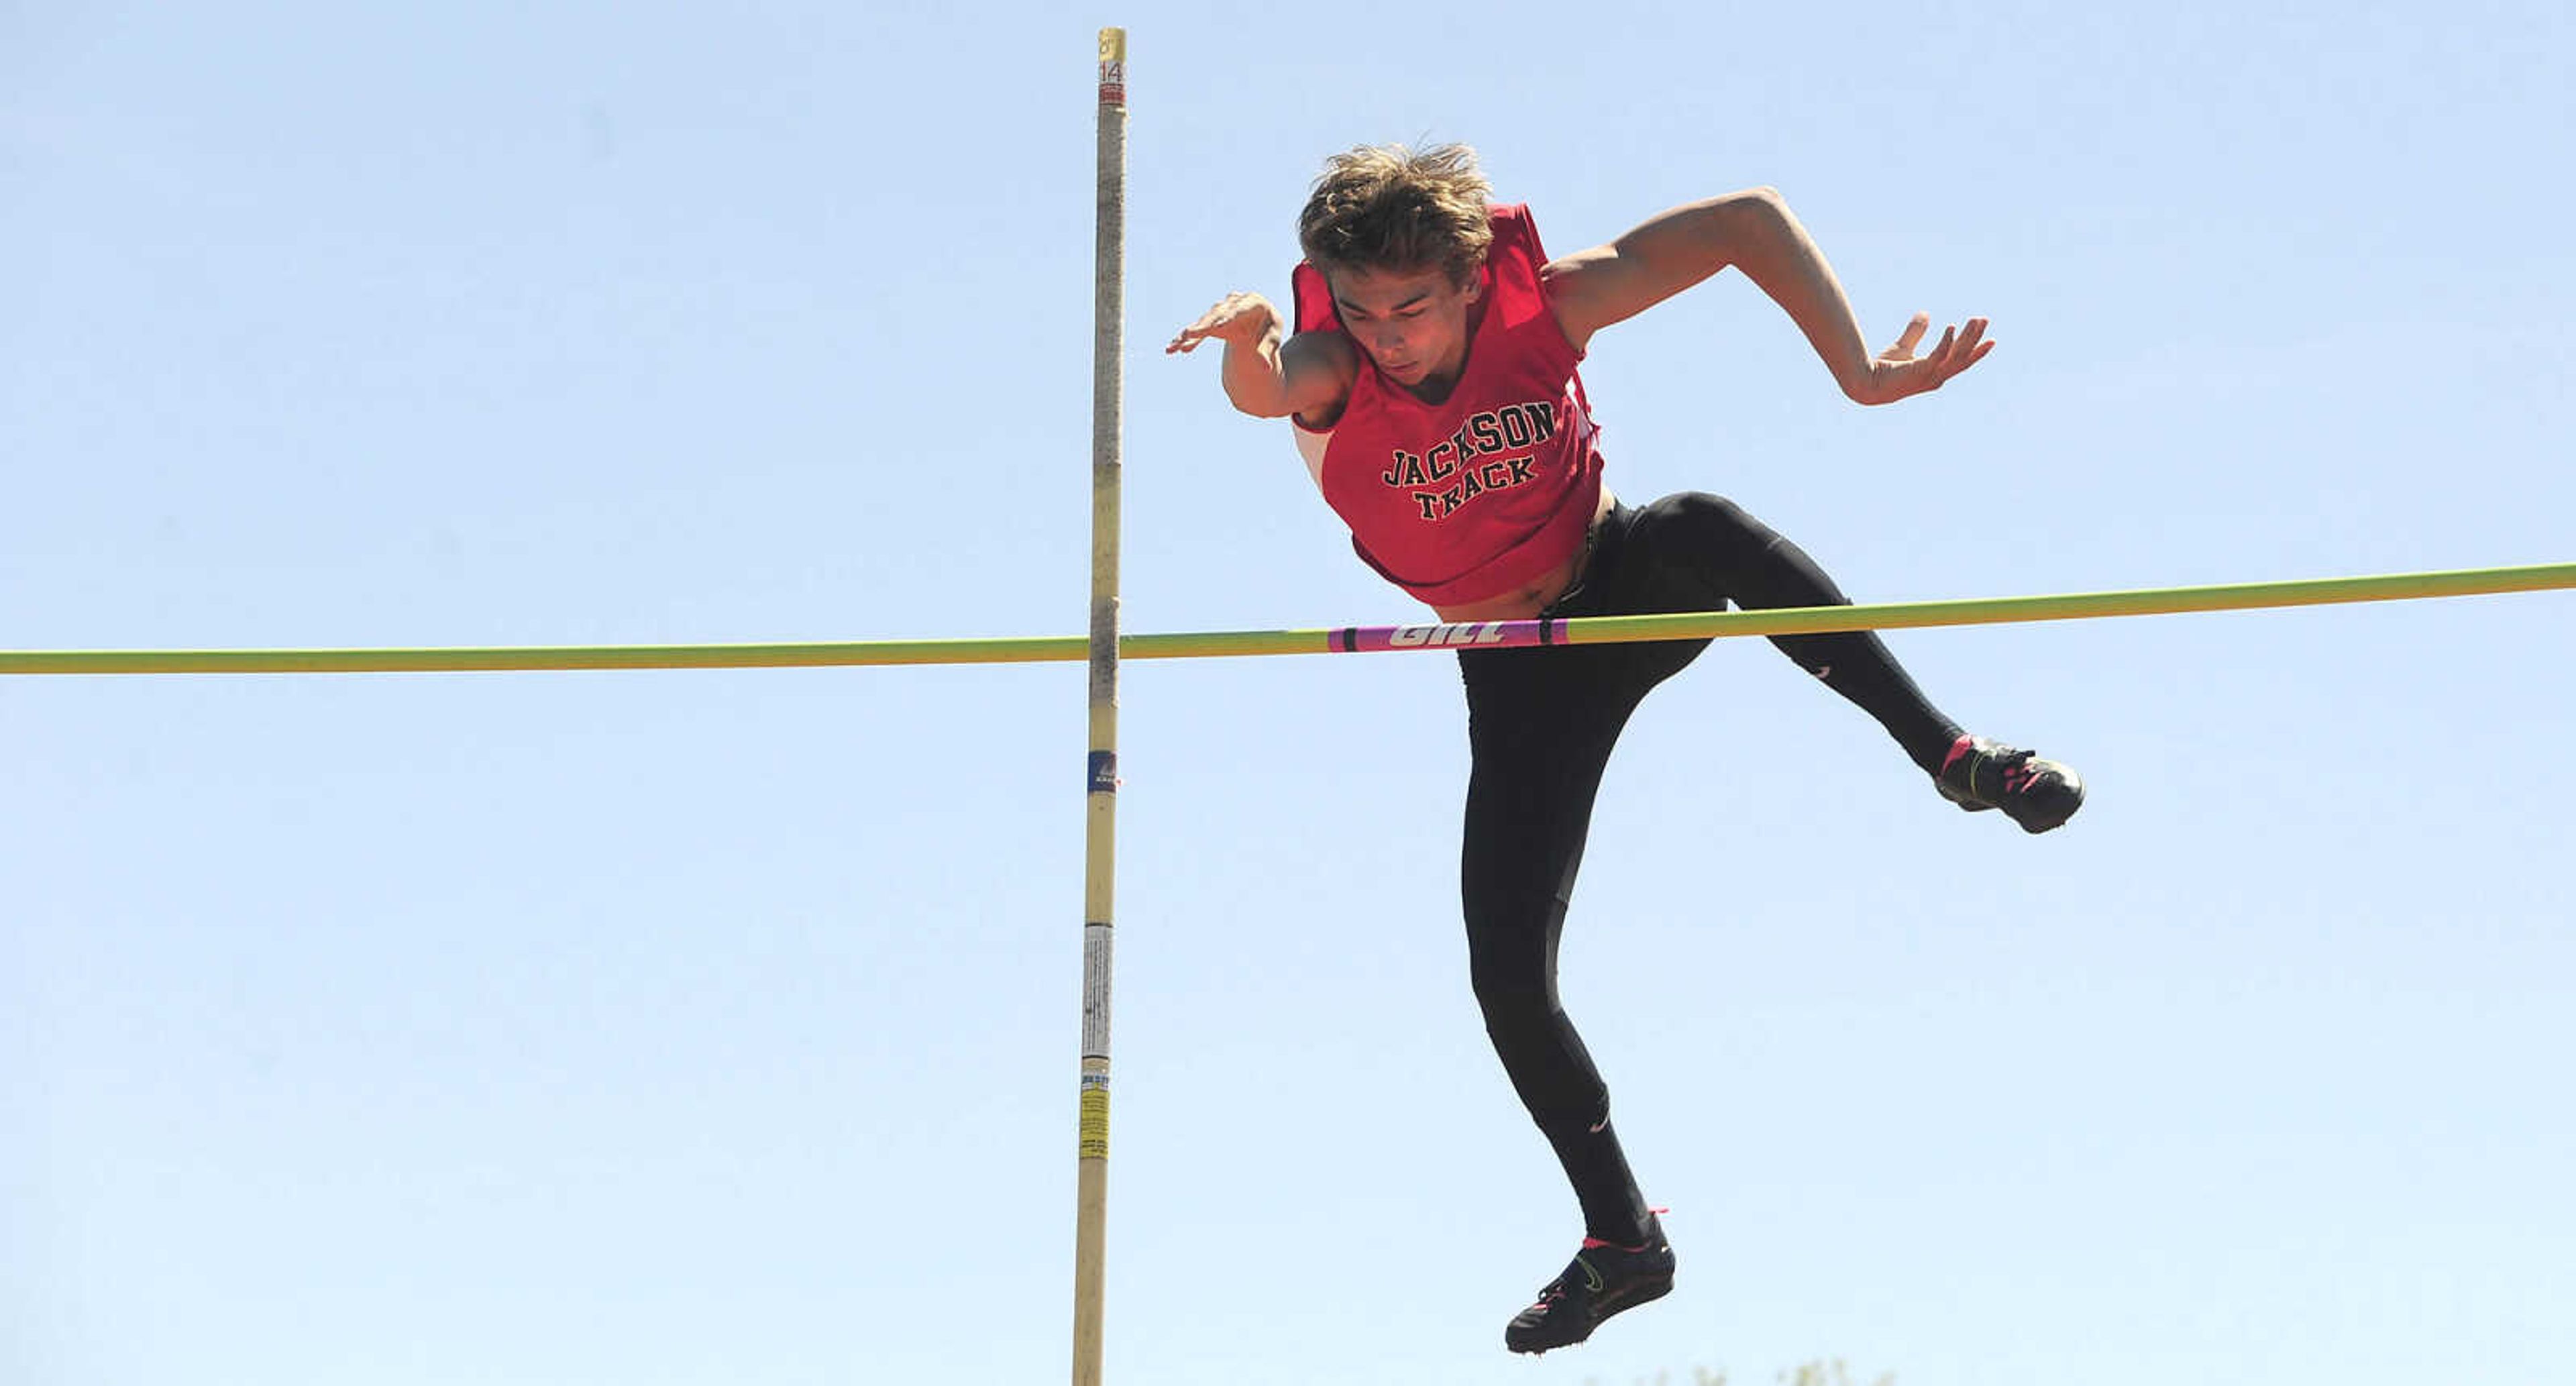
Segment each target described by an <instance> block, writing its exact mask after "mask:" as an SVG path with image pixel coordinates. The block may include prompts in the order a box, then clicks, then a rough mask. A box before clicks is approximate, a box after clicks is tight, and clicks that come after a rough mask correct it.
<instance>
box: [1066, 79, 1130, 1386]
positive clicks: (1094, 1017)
mask: <svg viewBox="0 0 2576 1386" xmlns="http://www.w3.org/2000/svg"><path fill="white" fill-rule="evenodd" d="M1099 172H1100V210H1099V218H1098V221H1097V222H1096V223H1095V225H1096V228H1097V229H1096V232H1095V238H1094V248H1093V254H1094V263H1093V268H1092V299H1091V762H1090V772H1091V773H1090V786H1089V790H1088V793H1087V796H1086V804H1085V808H1086V811H1087V813H1088V818H1087V821H1086V823H1085V830H1084V837H1083V846H1084V851H1083V886H1082V1117H1081V1122H1082V1125H1081V1139H1080V1146H1079V1158H1078V1159H1077V1161H1076V1164H1075V1167H1074V1168H1075V1180H1076V1186H1075V1187H1076V1192H1075V1195H1074V1233H1073V1386H1100V1363H1101V1326H1100V1320H1101V1307H1102V1284H1101V1281H1102V1273H1103V1268H1104V1265H1105V1258H1104V1255H1103V1252H1104V1249H1105V1248H1104V1241H1105V1239H1106V1236H1107V1231H1108V1220H1109V960H1110V938H1111V931H1110V924H1111V920H1112V913H1111V906H1112V904H1113V901H1114V897H1115V894H1116V891H1115V886H1116V879H1117V878H1116V872H1115V863H1116V861H1117V841H1118V434H1119V423H1120V413H1121V410H1122V407H1123V403H1124V401H1123V400H1122V398H1121V377H1120V351H1121V349H1122V344H1123V339H1124V332H1123V325H1124V317H1125V284H1124V282H1123V277H1124V273H1125V260H1126V254H1125V246H1126V232H1127V31H1126V30H1124V29H1103V30H1101V31H1100V159H1099Z"/></svg>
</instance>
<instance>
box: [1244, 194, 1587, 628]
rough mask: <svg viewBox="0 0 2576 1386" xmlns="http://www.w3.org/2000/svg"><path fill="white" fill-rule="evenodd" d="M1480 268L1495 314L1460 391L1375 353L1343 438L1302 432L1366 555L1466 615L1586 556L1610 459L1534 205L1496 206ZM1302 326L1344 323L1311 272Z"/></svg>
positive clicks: (1472, 349)
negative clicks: (1562, 319)
mask: <svg viewBox="0 0 2576 1386" xmlns="http://www.w3.org/2000/svg"><path fill="white" fill-rule="evenodd" d="M1491 216H1492V220H1493V227H1494V244H1493V249H1492V250H1491V251H1490V252H1489V253H1488V254H1487V255H1486V257H1485V265H1484V268H1483V269H1482V270H1481V271H1479V274H1480V275H1481V276H1482V279H1483V282H1484V286H1485V290H1484V320H1483V321H1482V322H1481V323H1479V324H1478V325H1477V327H1476V329H1475V335H1474V337H1473V338H1472V339H1471V343H1470V346H1469V348H1468V353H1467V366H1466V370H1465V372H1464V373H1463V374H1461V375H1460V376H1459V378H1458V385H1457V388H1456V389H1454V390H1452V391H1451V392H1450V394H1449V398H1448V399H1447V400H1446V401H1444V402H1443V403H1440V404H1424V403H1423V402H1422V401H1420V400H1418V399H1416V398H1414V397H1413V396H1412V395H1411V394H1408V393H1406V391H1405V390H1404V388H1403V387H1402V386H1400V385H1397V384H1395V383H1394V382H1393V381H1390V380H1387V379H1386V378H1384V377H1383V376H1381V375H1379V374H1378V369H1377V367H1376V365H1375V364H1374V363H1372V362H1371V361H1370V360H1369V359H1368V353H1367V352H1365V351H1363V352H1361V353H1360V369H1359V375H1358V378H1357V379H1355V380H1354V381H1352V383H1351V397H1350V402H1349V403H1348V404H1347V405H1345V406H1344V407H1343V409H1342V416H1341V417H1340V418H1339V419H1338V420H1336V421H1334V424H1333V426H1332V427H1331V428H1329V429H1322V430H1317V429H1310V428H1307V427H1306V426H1305V425H1304V424H1302V423H1300V424H1298V425H1297V430H1298V437H1297V443H1298V448H1299V450H1300V451H1302V452H1304V453H1305V454H1306V458H1307V466H1308V468H1309V470H1311V471H1312V472H1313V473H1314V474H1315V484H1316V485H1317V486H1319V487H1321V488H1322V490H1323V492H1324V500H1325V502H1326V503H1327V504H1329V505H1331V506H1332V507H1333V510H1334V512H1335V513H1336V514H1338V515H1340V516H1341V517H1342V522H1343V523H1344V524H1347V525H1349V526H1350V527H1351V547H1352V548H1354V549H1357V550H1358V551H1359V555H1360V557H1361V558H1363V559H1365V560H1367V561H1368V564H1369V566H1370V567H1372V568H1375V569H1377V571H1378V573H1379V574H1380V575H1381V576H1383V577H1384V578H1386V579H1387V581H1389V582H1392V583H1394V584H1396V585H1397V586H1399V587H1402V588H1403V589H1404V590H1405V591H1407V592H1410V593H1412V594H1413V595H1414V596H1416V597H1418V598H1420V599H1421V600H1422V601H1424V602H1426V603H1429V604H1430V605H1432V606H1464V605H1467V604H1469V603H1471V602H1478V601H1483V600H1484V599H1486V598H1488V597H1495V596H1499V595H1501V594H1503V593H1505V592H1508V591H1510V590H1512V589H1513V588H1515V587H1518V586H1520V585H1522V584H1524V583H1527V582H1531V581H1533V580H1535V579H1537V578H1539V577H1541V576H1543V575H1544V574H1546V573H1547V572H1548V571H1549V570H1550V569H1553V568H1555V567H1556V566H1557V565H1558V564H1560V563H1563V562H1565V561H1566V560H1567V559H1569V558H1572V557H1573V556H1574V554H1575V552H1576V551H1577V550H1579V549H1581V548H1582V547H1583V537H1584V534H1585V532H1586V531H1588V530H1589V529H1590V528H1591V524H1592V513H1593V511H1594V510H1595V509H1596V508H1597V507H1598V505H1599V503H1600V498H1601V451H1600V448H1599V446H1598V445H1597V441H1596V433H1597V431H1596V429H1595V428H1594V426H1593V423H1592V413H1591V409H1590V407H1589V405H1588V404H1586V402H1585V400H1584V398H1583V381H1582V379H1581V378H1580V377H1579V376H1577V375H1576V374H1575V363H1576V362H1578V361H1580V360H1581V359H1582V353H1581V352H1578V351H1576V350H1575V349H1574V345H1573V343H1571V342H1568V341H1567V340H1566V339H1565V332H1564V330H1563V329H1562V328H1559V327H1558V326H1557V323H1556V315H1555V314H1554V313H1553V312H1551V311H1549V309H1548V305H1547V294H1546V292H1545V291H1544V290H1543V289H1542V288H1541V287H1540V284H1539V269H1540V267H1541V266H1543V265H1545V264H1546V263H1547V252H1546V251H1545V250H1544V249H1542V248H1541V247H1540V245H1539V240H1538V228H1537V227H1535V226H1533V225H1532V224H1531V223H1530V217H1529V209H1528V208H1527V207H1525V206H1521V205H1518V204H1514V205H1508V206H1496V207H1494V208H1492V209H1491ZM1294 279H1295V285H1296V303H1297V330H1298V331H1300V332H1318V331H1325V330H1338V329H1339V328H1340V327H1341V316H1340V314H1339V313H1338V312H1336V311H1335V309H1334V307H1333V296H1332V293H1331V291H1330V289H1329V288H1328V287H1327V286H1326V284H1325V282H1324V276H1323V275H1322V274H1321V273H1319V272H1318V271H1317V270H1316V269H1315V267H1314V266H1313V265H1309V264H1303V263H1301V264H1299V265H1298V266H1297V269H1296V272H1295V275H1294Z"/></svg>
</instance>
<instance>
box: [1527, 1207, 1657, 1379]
mask: <svg viewBox="0 0 2576 1386" xmlns="http://www.w3.org/2000/svg"><path fill="white" fill-rule="evenodd" d="M1672 1288H1673V1244H1672V1243H1671V1242H1669V1241H1666V1240H1665V1239H1664V1223H1663V1219H1661V1218H1656V1217H1649V1218H1648V1219H1647V1220H1646V1244H1645V1245H1643V1246H1614V1245H1612V1244H1611V1243H1609V1242H1605V1241H1602V1240H1600V1239H1599V1238H1597V1237H1586V1238H1584V1239H1583V1249H1582V1250H1581V1251H1578V1252H1576V1253H1575V1254H1574V1262H1573V1264H1571V1265H1569V1266H1567V1267H1566V1268H1565V1274H1563V1275H1560V1276H1558V1277H1557V1278H1556V1279H1554V1280H1551V1281H1549V1282H1548V1285H1547V1288H1546V1289H1544V1290H1541V1291H1539V1292H1538V1302H1537V1303H1536V1304H1533V1305H1531V1306H1530V1307H1528V1308H1527V1309H1523V1310H1522V1311H1520V1313H1518V1314H1516V1315H1514V1316H1513V1317H1512V1322H1511V1325H1510V1326H1509V1327H1507V1328H1505V1329H1504V1330H1503V1346H1504V1347H1507V1348H1510V1349H1511V1350H1512V1351H1514V1352H1531V1353H1537V1352H1545V1351H1547V1350H1548V1349H1549V1348H1561V1347H1572V1346H1573V1345H1574V1344H1576V1343H1579V1342H1582V1341H1583V1340H1584V1339H1586V1338H1589V1337H1591V1336H1592V1330H1593V1329H1596V1328H1599V1327H1600V1326H1601V1321H1602V1320H1604V1319H1606V1318H1609V1317H1610V1316H1611V1315H1612V1314H1616V1313H1618V1312H1620V1311H1621V1310H1625V1309H1634V1308H1636V1307H1637V1306H1638V1305H1640V1304H1644V1303H1646V1302H1648V1301H1649V1300H1657V1299H1662V1298H1663V1297H1664V1296H1665V1295H1667V1294H1670V1293H1672Z"/></svg>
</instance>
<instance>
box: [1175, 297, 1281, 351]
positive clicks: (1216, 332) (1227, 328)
mask: <svg viewBox="0 0 2576 1386" xmlns="http://www.w3.org/2000/svg"><path fill="white" fill-rule="evenodd" d="M1283 323H1284V320H1283V319H1282V318H1281V317H1280V316H1279V309H1278V307H1277V306H1276V305H1274V304H1272V303H1271V301H1270V300H1268V299H1266V298H1263V297H1262V296H1261V295H1259V294H1227V295H1226V296H1225V297H1223V298H1221V299H1218V300H1217V301H1216V306H1215V307H1213V308H1210V309H1209V310H1207V311H1206V312H1204V313H1201V314H1200V315H1199V320H1198V321H1197V322H1194V323H1191V324H1190V325H1189V326H1187V327H1184V328H1182V329H1181V332H1180V335H1179V336H1177V337H1174V338H1173V339H1172V342H1171V345H1169V346H1167V347H1164V348H1163V354H1164V355H1165V356H1169V355H1171V354H1172V353H1173V352H1176V351H1195V350H1197V349H1198V345H1199V343H1201V342H1204V341H1206V340H1207V339H1208V338H1210V337H1214V338H1215V339H1217V340H1218V341H1220V342H1227V343H1230V344H1232V345H1235V346H1257V345H1259V344H1260V342H1261V340H1262V339H1263V338H1264V337H1267V336H1270V335H1271V334H1273V333H1275V332H1278V331H1279V330H1280V329H1281V327H1282V326H1283Z"/></svg>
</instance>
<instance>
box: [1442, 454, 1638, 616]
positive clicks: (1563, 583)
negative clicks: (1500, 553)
mask: <svg viewBox="0 0 2576 1386" xmlns="http://www.w3.org/2000/svg"><path fill="white" fill-rule="evenodd" d="M1618 503H1619V498H1618V497H1616V496H1613V495H1611V494H1610V488H1609V487H1607V486H1604V487H1602V488H1601V503H1600V505H1599V506H1597V507H1596V508H1595V509H1594V510H1593V512H1592V524H1593V526H1594V527H1595V528H1598V527H1599V526H1600V524H1601V517H1602V516H1604V515H1607V514H1609V513H1610V507H1612V506H1614V505H1617V504H1618ZM1591 556H1592V545H1591V544H1590V542H1589V541H1587V542H1586V543H1585V544H1584V546H1583V547H1582V548H1580V549H1577V550H1576V551H1575V554H1574V556H1573V557H1572V558H1569V559H1567V560H1565V561H1564V562H1563V563H1560V564H1558V565H1556V566H1555V567H1553V568H1550V569H1549V570H1547V571H1546V572H1545V573H1543V574H1541V575H1539V576H1538V577H1536V578H1534V579H1532V580H1530V581H1529V582H1526V583H1523V584H1522V585H1521V586H1519V587H1515V588H1513V589H1512V590H1511V591H1509V592H1505V593H1503V594H1502V595H1501V596H1498V597H1487V598H1485V599H1484V600H1483V601H1480V602H1470V603H1468V604H1467V605H1465V606H1435V607H1433V608H1432V610H1433V611H1436V612H1438V613H1439V614H1440V619H1441V620H1443V621H1452V622H1456V621H1527V620H1532V619H1534V618H1536V617H1537V615H1538V614H1539V613H1540V612H1542V611H1545V610H1547V608H1548V604H1549V603H1551V602H1554V601H1555V600H1556V599H1557V598H1559V597H1562V596H1564V595H1565V593H1566V590H1567V589H1568V588H1571V587H1572V586H1574V584H1575V583H1576V581H1578V580H1579V579H1581V578H1582V576H1583V564H1584V560H1586V559H1588V558H1590V557H1591Z"/></svg>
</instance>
